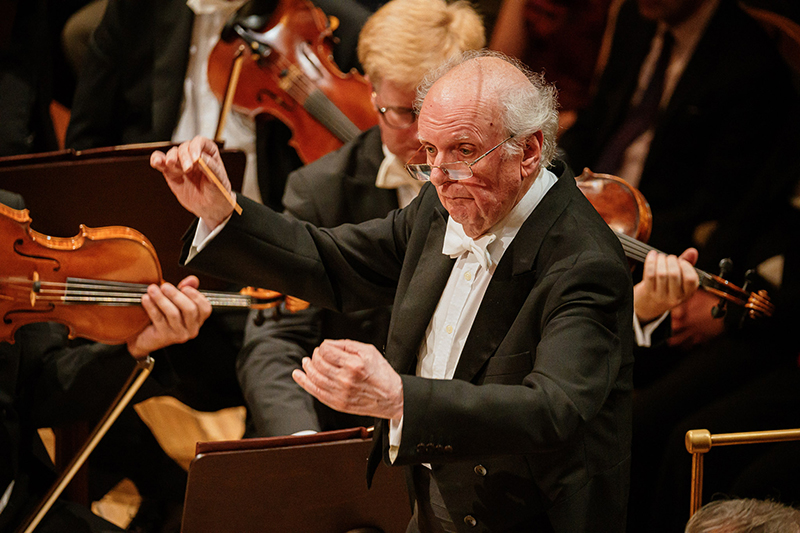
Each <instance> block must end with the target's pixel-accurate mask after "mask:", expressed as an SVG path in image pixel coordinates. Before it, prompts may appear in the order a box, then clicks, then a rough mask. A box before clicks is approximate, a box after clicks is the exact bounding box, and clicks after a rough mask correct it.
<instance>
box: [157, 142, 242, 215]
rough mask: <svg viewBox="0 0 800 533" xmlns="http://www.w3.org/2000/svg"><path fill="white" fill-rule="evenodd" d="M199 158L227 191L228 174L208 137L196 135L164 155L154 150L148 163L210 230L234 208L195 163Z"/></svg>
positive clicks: (229, 185)
mask: <svg viewBox="0 0 800 533" xmlns="http://www.w3.org/2000/svg"><path fill="white" fill-rule="evenodd" d="M201 157H202V158H203V160H204V161H205V162H206V164H207V165H208V166H209V168H210V169H211V171H212V172H214V173H215V174H216V175H217V177H218V178H219V179H220V181H221V182H222V185H223V187H225V189H227V191H228V193H229V194H230V192H231V184H230V181H229V180H228V173H227V172H225V166H224V165H223V164H222V158H221V157H220V155H219V149H218V148H217V145H216V143H214V141H212V140H211V139H207V138H205V137H195V138H194V139H192V140H191V141H188V142H185V143H182V144H181V145H180V146H176V147H173V148H171V149H170V150H169V151H168V152H167V153H166V154H164V153H163V152H160V151H158V150H156V151H155V152H153V154H152V155H151V156H150V166H152V167H153V168H154V169H156V170H158V171H160V172H161V173H162V174H164V177H165V178H166V179H167V185H169V188H170V189H172V192H173V194H175V196H176V197H177V198H178V201H179V202H180V203H181V205H182V206H183V207H185V208H186V209H187V210H189V211H191V212H192V213H194V214H195V215H196V216H197V217H199V218H202V219H203V221H204V222H205V223H206V225H207V226H208V228H209V229H214V228H215V227H217V226H218V225H219V224H220V223H222V222H223V221H224V220H225V219H227V218H228V217H229V216H230V215H231V213H232V212H233V207H232V206H231V203H230V201H229V200H228V199H227V198H225V196H223V194H222V191H220V190H219V188H218V187H217V186H216V185H215V184H214V183H213V182H212V181H211V179H210V178H209V177H208V176H206V174H205V173H204V172H203V170H202V169H201V167H200V164H199V163H198V162H197V160H198V159H200V158H201Z"/></svg>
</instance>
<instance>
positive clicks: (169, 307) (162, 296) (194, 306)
mask: <svg viewBox="0 0 800 533" xmlns="http://www.w3.org/2000/svg"><path fill="white" fill-rule="evenodd" d="M198 286H199V281H198V280H197V277H195V276H189V277H187V278H185V279H184V280H182V281H181V282H180V283H178V286H177V287H175V286H174V285H172V284H170V283H164V284H162V285H160V286H159V285H150V286H149V287H148V288H147V292H146V293H145V294H144V295H143V296H142V307H143V308H144V310H145V311H146V312H147V316H148V317H150V325H149V326H147V327H146V328H145V329H144V331H142V332H141V333H139V334H138V335H136V336H135V337H133V338H132V339H130V340H128V351H129V352H130V354H131V355H132V356H134V357H136V358H137V359H139V358H142V357H145V356H147V355H148V354H150V353H151V352H153V351H155V350H158V349H161V348H165V347H167V346H170V345H172V344H181V343H184V342H186V341H188V340H189V339H193V338H195V337H196V336H197V334H198V333H199V331H200V326H202V325H203V322H205V320H206V319H207V318H208V317H209V316H210V315H211V304H210V303H209V302H208V300H207V299H206V297H205V296H203V294H201V293H200V291H198V290H197V287H198Z"/></svg>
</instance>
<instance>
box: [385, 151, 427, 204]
mask: <svg viewBox="0 0 800 533" xmlns="http://www.w3.org/2000/svg"><path fill="white" fill-rule="evenodd" d="M383 156H384V157H383V161H381V166H380V168H379V169H378V175H377V177H376V178H375V187H377V188H378V189H395V190H396V191H397V205H399V206H400V207H405V206H407V205H408V204H410V203H411V201H412V200H413V199H414V198H416V197H417V195H418V194H419V191H420V189H422V186H423V185H424V184H425V183H424V182H422V181H419V180H416V179H414V178H412V177H411V174H409V173H408V171H407V170H406V166H405V164H404V163H403V162H402V161H401V160H400V159H398V158H397V156H396V155H394V154H393V153H392V152H390V151H389V149H388V148H387V147H386V145H385V144H384V145H383Z"/></svg>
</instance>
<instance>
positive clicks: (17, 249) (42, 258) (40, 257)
mask: <svg viewBox="0 0 800 533" xmlns="http://www.w3.org/2000/svg"><path fill="white" fill-rule="evenodd" d="M24 243H25V241H23V240H22V239H17V240H16V241H14V253H16V254H17V255H21V256H22V257H27V258H28V259H35V260H38V261H52V262H53V263H55V266H54V267H53V272H58V271H59V270H61V261H59V260H58V259H56V258H54V257H46V256H43V255H34V254H26V253H25V252H23V251H22V250H21V249H20V246H22V245H23V244H24Z"/></svg>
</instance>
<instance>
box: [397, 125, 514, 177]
mask: <svg viewBox="0 0 800 533" xmlns="http://www.w3.org/2000/svg"><path fill="white" fill-rule="evenodd" d="M513 138H514V136H513V135H512V136H510V137H508V138H506V139H503V140H502V141H500V142H499V143H497V144H496V145H495V146H494V147H492V148H490V149H489V151H488V152H486V153H485V154H483V155H482V156H480V157H479V158H478V159H476V160H475V161H473V162H472V163H467V162H466V161H453V162H451V163H442V164H441V165H427V164H420V165H411V164H406V170H407V171H408V173H409V174H411V177H413V178H415V179H418V180H420V181H430V179H431V172H433V169H434V168H438V169H439V170H441V171H442V172H444V175H445V176H447V178H448V179H451V180H465V179H469V178H471V177H472V167H473V165H475V164H476V163H477V162H478V161H480V160H481V159H483V158H484V157H486V156H487V155H489V154H491V153H492V152H494V151H495V150H497V149H498V148H500V146H501V145H502V144H503V143H505V142H508V141H510V140H511V139H513ZM422 148H423V147H422V146H420V147H419V149H420V150H422ZM417 152H419V150H417ZM414 157H416V154H414ZM414 157H412V158H411V159H414ZM411 159H409V161H411Z"/></svg>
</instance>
